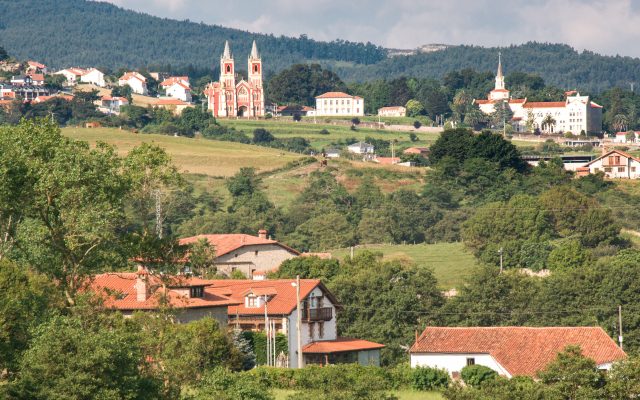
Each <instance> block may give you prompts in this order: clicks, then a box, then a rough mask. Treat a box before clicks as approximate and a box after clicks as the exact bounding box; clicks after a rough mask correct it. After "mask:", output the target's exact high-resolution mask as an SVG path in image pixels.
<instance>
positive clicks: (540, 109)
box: [474, 59, 602, 134]
mask: <svg viewBox="0 0 640 400" xmlns="http://www.w3.org/2000/svg"><path fill="white" fill-rule="evenodd" d="M474 102H475V103H476V104H478V106H479V107H480V110H481V111H482V112H484V113H485V114H487V115H489V114H491V113H493V112H494V105H495V104H496V103H499V102H506V103H508V104H509V108H511V111H512V112H513V118H512V119H511V121H510V123H511V125H512V126H513V128H514V129H515V130H516V132H523V131H525V129H526V123H527V121H528V120H529V119H531V120H532V121H531V123H532V128H533V129H536V128H539V129H540V130H542V131H546V132H549V133H558V132H572V133H574V134H579V133H580V132H581V131H583V130H584V131H585V132H586V133H587V134H595V133H599V132H602V106H600V105H598V104H596V103H594V102H592V101H591V100H590V99H589V96H580V93H576V95H575V96H567V99H566V100H565V101H557V102H527V99H526V98H525V99H512V98H511V96H510V92H509V91H508V90H507V89H505V86H504V76H503V75H502V61H501V60H500V59H498V73H497V75H496V83H495V89H494V90H492V91H491V92H490V93H489V98H488V100H474ZM548 115H550V116H551V117H553V119H554V120H555V124H554V125H551V126H546V125H545V126H543V120H544V119H545V118H546V117H547V116H548Z"/></svg>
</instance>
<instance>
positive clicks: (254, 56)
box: [251, 40, 260, 60]
mask: <svg viewBox="0 0 640 400" xmlns="http://www.w3.org/2000/svg"><path fill="white" fill-rule="evenodd" d="M251 58H252V59H254V60H257V59H258V58H260V55H258V47H257V46H256V41H255V40H254V41H253V47H252V48H251Z"/></svg>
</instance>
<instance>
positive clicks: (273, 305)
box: [207, 279, 342, 315]
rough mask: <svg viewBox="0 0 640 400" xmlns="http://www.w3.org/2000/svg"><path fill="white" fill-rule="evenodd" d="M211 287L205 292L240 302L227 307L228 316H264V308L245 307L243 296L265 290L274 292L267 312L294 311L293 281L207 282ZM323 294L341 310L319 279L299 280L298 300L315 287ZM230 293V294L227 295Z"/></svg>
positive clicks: (283, 312) (232, 280)
mask: <svg viewBox="0 0 640 400" xmlns="http://www.w3.org/2000/svg"><path fill="white" fill-rule="evenodd" d="M207 282H209V283H211V284H212V286H209V287H207V291H210V292H211V293H219V294H223V295H228V296H229V297H230V298H231V299H233V300H235V301H237V302H238V303H240V302H241V305H238V306H229V315H234V314H236V311H237V313H238V314H243V315H244V314H257V315H264V306H261V307H245V306H244V295H243V293H245V292H246V291H247V290H249V289H252V290H260V289H265V290H267V288H268V290H269V291H272V290H275V292H276V294H275V295H273V296H272V297H271V298H269V299H268V300H267V312H268V313H269V314H276V315H283V314H286V315H289V314H291V313H292V312H293V310H295V309H296V301H297V300H296V287H295V286H293V285H292V283H295V282H296V280H295V279H267V280H263V281H254V280H250V279H237V280H236V279H219V280H209V281H207ZM318 286H319V287H320V289H321V290H322V291H323V292H324V293H325V295H326V296H327V297H328V298H329V300H330V301H331V303H333V305H334V306H335V307H336V308H337V309H339V310H342V306H341V305H340V304H339V303H338V301H337V300H336V299H335V297H333V295H332V294H331V293H330V292H329V291H328V290H327V288H326V287H325V286H324V285H323V284H322V282H321V281H320V279H300V298H301V299H304V298H306V297H307V296H308V295H309V293H311V291H312V290H313V289H315V288H316V287H318ZM229 292H231V294H229Z"/></svg>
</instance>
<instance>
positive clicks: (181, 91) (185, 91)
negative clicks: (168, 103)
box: [167, 82, 191, 103]
mask: <svg viewBox="0 0 640 400" xmlns="http://www.w3.org/2000/svg"><path fill="white" fill-rule="evenodd" d="M167 96H171V97H175V98H176V99H180V100H182V101H185V102H187V103H191V88H190V87H189V86H187V85H185V84H184V83H182V82H175V83H174V84H173V85H171V86H169V87H168V88H167Z"/></svg>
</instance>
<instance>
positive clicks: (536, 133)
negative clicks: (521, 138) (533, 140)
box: [533, 128, 541, 136]
mask: <svg viewBox="0 0 640 400" xmlns="http://www.w3.org/2000/svg"><path fill="white" fill-rule="evenodd" d="M533 134H534V135H536V136H540V134H541V132H540V128H536V129H534V130H533Z"/></svg>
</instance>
